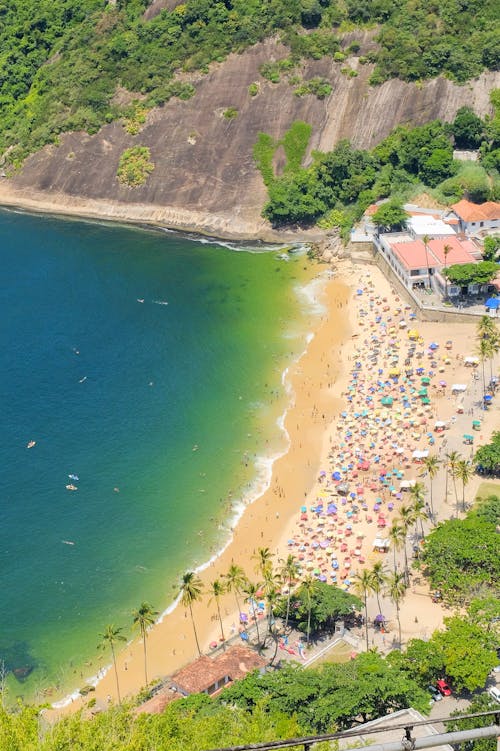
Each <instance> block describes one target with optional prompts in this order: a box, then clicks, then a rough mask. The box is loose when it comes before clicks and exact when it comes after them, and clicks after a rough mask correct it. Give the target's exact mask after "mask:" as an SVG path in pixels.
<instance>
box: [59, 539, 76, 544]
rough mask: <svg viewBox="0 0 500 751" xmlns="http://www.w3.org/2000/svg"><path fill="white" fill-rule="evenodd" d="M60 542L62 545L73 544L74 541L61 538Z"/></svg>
mask: <svg viewBox="0 0 500 751" xmlns="http://www.w3.org/2000/svg"><path fill="white" fill-rule="evenodd" d="M61 542H62V543H63V544H64V545H74V544H75V543H74V542H72V540H61Z"/></svg>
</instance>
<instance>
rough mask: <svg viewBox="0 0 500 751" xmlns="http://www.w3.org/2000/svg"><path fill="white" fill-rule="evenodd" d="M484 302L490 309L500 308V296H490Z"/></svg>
mask: <svg viewBox="0 0 500 751" xmlns="http://www.w3.org/2000/svg"><path fill="white" fill-rule="evenodd" d="M484 304H485V306H486V307H487V308H489V309H490V310H498V308H500V297H488V299H487V300H486V302H485V303H484Z"/></svg>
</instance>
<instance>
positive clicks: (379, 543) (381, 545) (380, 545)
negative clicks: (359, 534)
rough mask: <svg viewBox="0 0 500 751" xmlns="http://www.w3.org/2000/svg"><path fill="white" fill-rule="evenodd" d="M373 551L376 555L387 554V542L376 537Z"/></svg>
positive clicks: (382, 538)
mask: <svg viewBox="0 0 500 751" xmlns="http://www.w3.org/2000/svg"><path fill="white" fill-rule="evenodd" d="M373 549H374V550H376V551H377V553H387V551H388V550H389V540H388V539H387V538H384V537H376V538H375V539H374V541H373Z"/></svg>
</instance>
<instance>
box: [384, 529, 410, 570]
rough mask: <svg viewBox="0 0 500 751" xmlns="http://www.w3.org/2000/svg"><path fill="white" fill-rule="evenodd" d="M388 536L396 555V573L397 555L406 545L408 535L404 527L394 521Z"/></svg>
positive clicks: (395, 565) (396, 567) (395, 568)
mask: <svg viewBox="0 0 500 751" xmlns="http://www.w3.org/2000/svg"><path fill="white" fill-rule="evenodd" d="M387 536H388V537H389V540H390V541H391V545H392V551H393V554H394V573H396V571H397V570H398V566H397V560H396V553H397V551H398V550H401V548H402V547H403V545H404V544H405V541H406V535H405V531H404V529H403V527H402V526H401V525H400V524H396V522H395V521H394V522H393V523H392V525H391V526H390V527H389V531H388V533H387Z"/></svg>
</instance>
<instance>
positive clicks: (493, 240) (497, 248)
mask: <svg viewBox="0 0 500 751" xmlns="http://www.w3.org/2000/svg"><path fill="white" fill-rule="evenodd" d="M499 253H500V235H496V236H495V237H493V236H492V235H488V237H485V238H484V250H483V258H484V260H485V261H494V260H495V259H496V257H497V256H498V254H499Z"/></svg>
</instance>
